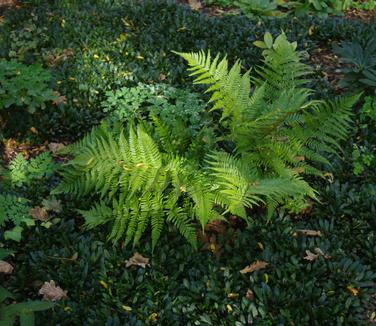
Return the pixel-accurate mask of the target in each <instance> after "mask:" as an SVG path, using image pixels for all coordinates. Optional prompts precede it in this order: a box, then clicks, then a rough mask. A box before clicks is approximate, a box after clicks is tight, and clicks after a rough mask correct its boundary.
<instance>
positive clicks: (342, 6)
mask: <svg viewBox="0 0 376 326" xmlns="http://www.w3.org/2000/svg"><path fill="white" fill-rule="evenodd" d="M352 3H353V0H300V1H296V2H295V3H293V7H294V10H295V12H296V14H298V15H301V14H305V13H307V12H314V13H316V14H321V15H328V14H340V13H342V12H343V11H344V10H347V9H350V8H351V6H352Z"/></svg>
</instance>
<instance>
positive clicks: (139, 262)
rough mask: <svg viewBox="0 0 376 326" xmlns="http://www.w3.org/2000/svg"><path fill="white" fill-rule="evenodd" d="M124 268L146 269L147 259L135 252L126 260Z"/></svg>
mask: <svg viewBox="0 0 376 326" xmlns="http://www.w3.org/2000/svg"><path fill="white" fill-rule="evenodd" d="M125 262H126V265H125V267H127V268H128V267H130V266H140V267H142V268H146V266H150V264H149V258H146V257H144V256H142V255H140V254H139V253H138V252H136V253H135V254H134V255H133V256H132V257H131V258H129V260H126V261H125Z"/></svg>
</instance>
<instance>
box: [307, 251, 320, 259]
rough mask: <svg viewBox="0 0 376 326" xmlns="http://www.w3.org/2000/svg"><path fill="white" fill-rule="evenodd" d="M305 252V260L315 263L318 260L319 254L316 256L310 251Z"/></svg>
mask: <svg viewBox="0 0 376 326" xmlns="http://www.w3.org/2000/svg"><path fill="white" fill-rule="evenodd" d="M305 252H306V256H305V257H304V259H305V260H309V261H314V260H316V259H317V258H319V255H318V254H314V253H313V252H311V251H310V250H306V251H305Z"/></svg>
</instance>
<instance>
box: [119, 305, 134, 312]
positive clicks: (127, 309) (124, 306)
mask: <svg viewBox="0 0 376 326" xmlns="http://www.w3.org/2000/svg"><path fill="white" fill-rule="evenodd" d="M121 307H122V308H123V309H124V310H125V311H132V308H131V307H129V306H126V305H123V306H121Z"/></svg>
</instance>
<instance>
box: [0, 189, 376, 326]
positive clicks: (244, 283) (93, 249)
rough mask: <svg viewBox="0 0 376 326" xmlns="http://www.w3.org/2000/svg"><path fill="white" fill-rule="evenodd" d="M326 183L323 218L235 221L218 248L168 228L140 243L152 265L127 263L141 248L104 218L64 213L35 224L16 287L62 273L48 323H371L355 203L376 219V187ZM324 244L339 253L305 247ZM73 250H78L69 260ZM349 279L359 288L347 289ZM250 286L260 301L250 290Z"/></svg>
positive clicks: (368, 244) (371, 245)
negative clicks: (113, 241)
mask: <svg viewBox="0 0 376 326" xmlns="http://www.w3.org/2000/svg"><path fill="white" fill-rule="evenodd" d="M328 186H330V187H331V191H330V192H329V191H328V192H326V197H324V198H325V203H324V204H323V205H320V206H318V207H317V209H316V210H315V213H314V216H315V218H313V219H303V220H299V221H296V219H291V218H289V217H282V214H281V215H280V216H278V217H276V218H275V220H274V223H272V224H269V225H266V224H265V220H264V219H262V218H257V219H255V223H254V224H252V225H250V226H249V227H248V228H247V229H246V230H244V231H241V230H240V229H237V230H234V229H231V228H228V230H227V232H226V233H225V234H216V239H217V246H218V250H219V253H218V255H217V256H214V255H213V254H212V253H211V252H210V251H208V250H204V246H202V249H203V250H199V251H194V250H192V249H191V247H190V246H189V245H188V244H187V243H185V242H184V241H182V239H181V238H180V237H178V236H177V235H176V233H174V232H168V233H167V232H165V233H164V234H162V235H161V238H160V241H159V242H158V250H156V251H155V252H154V253H153V255H152V248H151V245H150V243H148V242H142V246H141V248H142V249H140V250H141V251H140V252H141V253H142V255H143V256H146V257H150V265H151V266H150V267H148V268H146V269H143V268H137V267H132V268H125V267H124V261H125V260H127V259H129V257H131V256H132V255H133V252H134V251H133V250H131V249H129V248H122V247H115V248H114V247H112V246H111V245H110V244H106V241H105V233H104V232H103V229H102V228H99V229H97V230H93V231H92V232H90V233H86V234H82V233H81V232H79V231H78V230H77V228H76V227H75V222H74V220H73V219H70V220H68V219H66V220H65V221H64V222H63V223H61V224H59V225H58V226H56V227H54V228H53V229H49V230H47V231H43V232H41V230H36V231H35V232H33V235H32V236H31V234H30V238H29V239H28V241H27V242H26V243H25V244H23V246H22V249H23V250H24V251H25V252H27V254H25V255H23V256H22V257H18V256H16V264H18V262H19V263H20V264H19V265H20V266H19V267H18V269H19V270H18V272H17V275H16V277H15V278H14V279H12V280H10V282H7V284H9V286H8V288H9V289H11V290H12V291H13V289H14V288H16V289H20V290H19V292H20V293H21V294H22V295H24V296H26V295H27V294H28V293H30V291H31V292H32V291H33V287H32V282H30V281H31V280H33V281H34V280H41V279H42V280H43V279H44V278H45V275H46V274H48V275H49V276H50V277H51V278H52V279H58V280H59V281H60V282H62V283H64V285H65V288H67V289H68V291H69V297H68V299H67V301H66V305H64V306H63V305H62V306H59V305H58V306H56V308H55V309H54V311H53V312H52V311H46V312H44V313H43V314H41V315H40V314H38V316H37V318H38V322H39V324H41V325H44V324H48V323H51V324H59V323H62V322H64V323H67V324H68V323H69V324H72V325H75V324H79V323H84V324H88V325H96V324H98V323H100V324H106V323H107V324H115V325H124V324H129V325H144V324H152V323H153V319H152V314H153V313H156V314H157V315H156V320H155V323H156V324H161V325H165V324H176V325H180V324H187V325H194V324H195V323H197V321H200V323H202V324H204V325H206V324H208V320H210V321H211V324H216V325H236V323H238V324H247V323H248V324H255V325H259V324H260V325H263V324H271V325H275V324H291V323H294V324H296V325H307V324H308V325H310V324H314V323H318V324H320V325H324V324H325V325H331V324H336V323H338V324H341V323H342V324H347V323H352V324H355V325H363V324H367V320H368V318H369V316H370V313H371V312H372V307H371V310H369V308H370V307H369V304H370V303H372V294H373V293H374V291H375V285H374V280H375V275H374V274H375V272H374V271H375V268H376V265H375V261H374V255H375V254H376V251H375V243H376V242H375V241H376V234H375V228H374V227H372V225H368V224H367V223H366V222H365V220H364V216H363V215H358V214H356V216H354V214H353V209H356V210H357V212H359V214H367V216H369V222H370V223H371V221H372V220H373V216H374V215H373V214H374V212H375V210H374V208H373V212H371V209H372V205H373V206H374V203H373V204H372V201H373V200H372V198H370V197H369V196H368V195H367V194H375V192H374V191H375V189H373V192H371V193H370V192H369V191H370V189H368V192H367V189H364V192H362V193H359V192H358V190H357V189H355V188H352V187H350V188H349V187H347V188H343V189H342V190H341V196H339V197H336V196H334V195H333V194H332V195H330V193H331V192H332V191H334V189H336V187H335V186H334V184H332V185H328ZM358 193H359V196H358ZM354 195H355V196H356V200H354V198H353V196H354ZM342 204H345V207H342ZM351 206H353V207H351ZM324 214H325V216H326V217H324V216H323V215H324ZM343 214H346V217H345V218H344V217H342V218H341V215H343ZM347 214H349V215H347ZM350 216H352V217H353V218H348V217H350ZM67 217H68V215H67ZM296 229H312V230H320V231H321V233H322V236H321V237H315V238H312V237H303V236H298V237H296V236H294V235H293V234H294V232H295V230H296ZM212 236H214V235H212ZM260 246H262V248H263V249H260ZM317 247H318V248H321V249H322V250H323V251H324V252H325V253H326V254H328V255H330V256H331V259H325V258H324V257H320V258H318V259H317V260H315V261H312V262H309V261H307V260H305V259H304V258H303V257H304V256H305V250H313V249H314V248H317ZM244 248H247V250H244ZM75 253H77V255H78V257H79V258H78V260H75V261H72V260H70V257H72V256H73V255H74V254H75ZM51 257H56V259H52V258H51ZM59 258H60V259H59ZM61 258H67V259H61ZM257 259H259V260H264V261H267V262H269V263H270V266H269V267H268V268H267V269H265V270H260V271H257V272H253V273H252V274H241V273H240V272H239V271H240V270H241V269H242V268H244V267H245V266H247V265H248V264H250V263H251V262H253V261H255V260H257ZM21 262H22V264H21ZM100 281H104V282H105V284H107V288H106V287H104V286H103V285H101V283H100ZM20 284H22V285H23V286H22V288H20ZM350 285H351V286H352V287H353V288H354V289H356V290H358V291H359V292H358V295H356V296H354V295H353V294H352V293H351V292H350V291H349V290H348V289H347V287H348V286H350ZM248 289H250V290H252V291H253V293H254V299H253V301H252V300H249V299H247V298H246V293H247V290H248ZM34 291H35V290H34ZM150 298H152V300H151V299H150ZM302 302H304V304H302ZM227 305H230V308H231V309H232V311H229V310H228V308H227ZM124 306H126V308H127V309H128V310H125V309H126V308H125V307H124ZM66 307H69V309H67V308H66ZM129 309H131V310H129ZM154 316H155V315H154ZM205 321H206V322H205Z"/></svg>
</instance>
